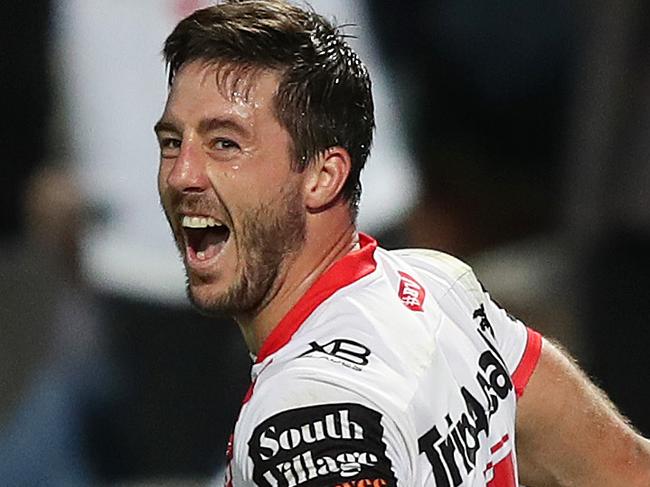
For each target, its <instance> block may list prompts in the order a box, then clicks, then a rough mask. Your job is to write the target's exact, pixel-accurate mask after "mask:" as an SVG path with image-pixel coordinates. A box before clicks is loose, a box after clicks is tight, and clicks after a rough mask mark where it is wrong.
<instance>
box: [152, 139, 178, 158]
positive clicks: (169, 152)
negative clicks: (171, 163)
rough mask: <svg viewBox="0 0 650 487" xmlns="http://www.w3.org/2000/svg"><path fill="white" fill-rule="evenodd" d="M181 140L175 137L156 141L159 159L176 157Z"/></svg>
mask: <svg viewBox="0 0 650 487" xmlns="http://www.w3.org/2000/svg"><path fill="white" fill-rule="evenodd" d="M181 142H182V141H181V139H178V138H176V137H161V138H160V139H158V145H160V155H161V157H176V156H177V155H178V152H179V150H180V148H181Z"/></svg>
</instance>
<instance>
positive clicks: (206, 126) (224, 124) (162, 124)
mask: <svg viewBox="0 0 650 487" xmlns="http://www.w3.org/2000/svg"><path fill="white" fill-rule="evenodd" d="M218 129H227V130H232V131H233V132H237V133H238V134H240V135H243V136H248V135H250V134H249V131H248V130H247V129H246V128H245V127H243V126H242V125H241V124H239V123H237V122H236V121H234V120H232V119H230V118H228V117H211V118H204V119H202V120H201V121H200V122H199V127H198V131H199V132H200V133H202V134H205V133H208V132H211V131H212V130H218ZM153 130H154V132H155V133H157V134H158V133H160V132H175V133H178V134H180V133H181V132H182V130H181V129H180V128H179V126H178V125H177V124H176V123H174V122H172V121H170V120H164V119H161V120H159V121H158V122H156V124H155V125H154V127H153Z"/></svg>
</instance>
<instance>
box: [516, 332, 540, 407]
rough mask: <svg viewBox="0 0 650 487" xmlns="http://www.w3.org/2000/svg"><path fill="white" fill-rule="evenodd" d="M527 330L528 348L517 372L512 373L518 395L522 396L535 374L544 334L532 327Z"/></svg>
mask: <svg viewBox="0 0 650 487" xmlns="http://www.w3.org/2000/svg"><path fill="white" fill-rule="evenodd" d="M526 331H527V332H528V338H527V340H526V349H525V350H524V355H523V356H522V357H521V360H520V361H519V365H518V366H517V369H516V370H515V373H514V374H512V383H513V384H514V386H515V391H516V392H517V397H521V395H522V394H523V393H524V389H525V388H526V385H527V384H528V381H529V380H530V377H531V376H532V375H533V372H534V371H535V367H537V362H538V361H539V357H540V355H541V353H542V335H540V334H539V333H537V332H536V331H535V330H531V329H530V328H526Z"/></svg>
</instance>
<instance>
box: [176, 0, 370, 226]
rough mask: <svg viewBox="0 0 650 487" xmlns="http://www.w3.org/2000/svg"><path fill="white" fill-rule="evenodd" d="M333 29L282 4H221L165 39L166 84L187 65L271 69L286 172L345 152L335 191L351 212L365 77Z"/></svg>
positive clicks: (362, 136) (265, 0)
mask: <svg viewBox="0 0 650 487" xmlns="http://www.w3.org/2000/svg"><path fill="white" fill-rule="evenodd" d="M345 37H346V36H345V35H344V34H342V32H341V31H340V28H338V27H335V26H334V25H332V23H330V22H329V21H327V20H326V19H325V18H323V17H322V16H321V15H318V14H316V13H315V12H313V11H310V10H307V9H303V8H300V7H298V6H296V5H294V4H291V3H289V2H287V1H284V0H244V1H235V0H230V1H225V2H223V3H220V4H218V5H214V6H211V7H208V8H204V9H201V10H197V11H196V12H194V13H193V14H191V15H190V16H188V17H187V18H185V19H183V20H182V21H181V22H180V23H179V24H178V25H177V26H176V28H175V29H174V31H173V32H172V33H171V34H170V36H169V37H168V38H167V40H166V41H165V47H164V50H163V54H164V57H165V61H166V63H167V67H168V70H169V84H170V86H171V85H172V84H173V83H174V77H175V75H176V74H177V73H178V71H179V69H180V68H181V67H182V66H183V65H185V64H186V63H189V62H193V61H205V62H207V63H214V64H215V65H218V66H220V67H221V66H223V67H226V68H227V69H228V68H232V69H235V70H238V69H243V70H244V71H246V70H249V69H252V70H259V69H262V70H267V69H268V70H274V71H277V72H278V73H279V84H278V89H277V94H276V96H275V100H274V110H275V116H276V118H277V119H278V121H279V123H280V124H281V125H282V126H283V127H284V128H285V129H286V130H287V131H288V133H289V135H290V137H291V140H292V145H293V147H292V148H291V149H292V157H293V168H294V170H297V171H302V170H303V169H304V168H305V167H307V165H308V164H309V163H310V161H312V160H313V158H314V157H316V156H318V155H320V154H323V153H324V152H325V151H327V149H329V148H331V147H334V146H339V147H343V148H344V149H346V150H347V151H348V153H349V154H350V157H351V160H352V164H351V170H350V174H349V176H348V179H347V181H346V182H345V185H344V187H343V190H342V195H343V196H344V197H345V198H346V199H347V200H348V202H349V204H350V208H351V210H352V213H353V216H354V215H356V212H357V208H358V202H359V197H360V195H361V183H360V180H359V177H360V174H361V170H362V169H363V166H364V164H365V162H366V159H367V158H368V155H369V153H370V145H371V143H372V134H373V130H374V127H375V121H374V115H373V101H372V94H371V84H370V77H369V75H368V71H367V69H366V67H365V66H364V65H363V63H362V62H361V60H360V59H359V57H358V56H357V55H356V53H355V52H354V51H353V50H352V49H351V48H350V46H349V45H348V44H347V42H346V41H345Z"/></svg>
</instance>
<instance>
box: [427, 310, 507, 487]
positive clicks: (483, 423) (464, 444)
mask: <svg viewBox="0 0 650 487" xmlns="http://www.w3.org/2000/svg"><path fill="white" fill-rule="evenodd" d="M473 318H474V319H477V320H478V328H477V332H478V334H479V335H480V336H481V338H482V339H483V340H484V341H485V343H486V345H487V347H488V350H485V351H484V352H483V353H481V355H480V357H479V359H478V369H479V370H478V372H477V374H476V381H477V383H478V385H479V389H480V391H481V394H479V397H481V396H482V399H483V402H481V401H479V399H477V398H476V397H475V396H474V395H473V394H472V393H471V392H470V391H469V390H468V389H467V388H466V387H464V386H462V387H461V388H460V390H459V392H460V395H461V396H462V398H463V400H464V402H465V411H464V412H463V413H462V414H461V415H460V417H459V418H458V419H454V418H452V416H451V413H448V414H447V415H446V416H445V425H444V426H443V425H440V426H441V428H438V426H439V425H434V426H433V428H431V429H430V430H429V431H427V432H426V433H425V434H424V435H422V436H421V437H420V438H419V440H418V446H419V451H420V453H421V454H424V455H426V457H427V459H428V460H429V463H430V464H431V467H432V468H433V476H434V478H435V481H436V486H438V487H449V486H451V485H454V486H457V485H460V484H461V483H462V481H463V478H464V477H463V475H464V474H463V473H462V470H464V471H465V472H466V473H467V474H469V473H470V472H472V471H473V470H474V468H475V467H476V453H477V451H478V449H479V448H480V447H481V443H482V442H483V441H485V440H486V439H487V438H488V437H489V435H490V418H491V417H492V416H493V415H494V414H495V413H496V412H497V411H498V410H499V406H500V404H501V403H502V402H503V401H504V400H505V399H506V398H507V397H508V394H510V392H511V391H512V390H513V385H512V381H511V379H510V375H509V374H508V371H507V368H506V366H505V362H504V361H503V358H502V357H501V355H500V354H499V352H498V351H497V349H496V347H495V346H494V345H493V344H492V342H491V341H490V340H489V339H488V337H487V333H490V335H492V336H494V330H493V328H492V325H491V324H490V322H489V321H488V319H487V316H486V314H485V309H484V307H483V305H481V307H480V308H478V309H477V310H476V311H475V312H474V314H473ZM441 430H443V431H446V433H445V434H444V435H443V434H442V433H441V432H440V431H441ZM461 468H462V470H461Z"/></svg>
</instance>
